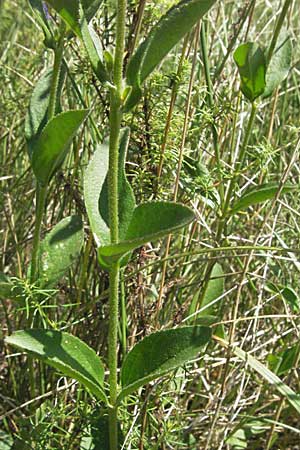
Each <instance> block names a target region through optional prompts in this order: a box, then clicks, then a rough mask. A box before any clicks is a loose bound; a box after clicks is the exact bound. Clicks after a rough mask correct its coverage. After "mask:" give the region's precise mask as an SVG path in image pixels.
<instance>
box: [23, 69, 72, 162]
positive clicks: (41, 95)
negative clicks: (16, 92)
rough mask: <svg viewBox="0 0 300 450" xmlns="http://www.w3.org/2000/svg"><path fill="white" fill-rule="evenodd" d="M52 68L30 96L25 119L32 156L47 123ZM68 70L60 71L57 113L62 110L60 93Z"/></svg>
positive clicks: (26, 135) (42, 77) (29, 151)
mask: <svg viewBox="0 0 300 450" xmlns="http://www.w3.org/2000/svg"><path fill="white" fill-rule="evenodd" d="M52 75H53V71H52V69H49V70H47V71H46V72H45V73H44V74H43V75H42V76H41V78H40V79H39V81H38V82H37V84H36V85H35V88H34V90H33V92H32V95H31V98H30V104H29V108H28V111H27V115H26V119H25V137H26V140H27V145H28V153H29V157H30V158H31V156H32V152H33V143H34V141H35V140H36V139H37V137H38V136H39V135H40V134H41V132H42V130H43V128H44V127H45V125H46V123H47V114H48V106H49V99H50V90H51V84H52ZM65 75H66V70H65V69H64V68H63V70H61V71H60V76H59V85H58V89H57V92H58V94H57V97H58V98H57V102H56V104H57V109H56V112H55V113H56V114H57V113H58V112H60V111H61V105H60V93H61V91H62V88H63V84H64V81H65Z"/></svg>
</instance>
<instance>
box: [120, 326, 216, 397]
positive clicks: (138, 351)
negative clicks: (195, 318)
mask: <svg viewBox="0 0 300 450" xmlns="http://www.w3.org/2000/svg"><path fill="white" fill-rule="evenodd" d="M210 337H211V329H210V328H208V327H201V326H195V327H193V326H191V327H181V328H176V329H172V330H163V331H158V332H157V333H153V334H150V335H149V336H147V337H145V338H144V339H143V340H142V341H141V342H139V343H138V344H137V345H136V346H135V347H133V349H132V350H131V351H130V352H129V353H128V354H127V355H126V357H125V359H124V362H123V366H122V370H121V381H122V388H123V389H122V391H121V393H120V395H119V399H118V400H119V401H120V400H122V399H123V398H124V397H126V396H127V395H128V394H130V393H131V392H133V391H135V390H136V389H138V388H139V387H141V386H143V385H144V384H146V383H149V382H150V381H151V380H154V379H156V378H159V377H161V376H163V375H165V374H167V373H169V372H171V371H172V370H174V369H177V368H178V367H180V366H182V365H183V364H185V363H187V362H188V361H191V360H192V359H193V358H195V357H196V356H197V355H198V353H199V351H200V347H202V346H203V345H205V344H207V343H208V341H209V340H210Z"/></svg>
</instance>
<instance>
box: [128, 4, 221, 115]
mask: <svg viewBox="0 0 300 450" xmlns="http://www.w3.org/2000/svg"><path fill="white" fill-rule="evenodd" d="M215 2H216V0H183V1H181V2H179V3H178V4H177V5H175V6H173V7H172V8H171V9H169V11H168V12H167V13H166V14H165V15H164V16H163V17H162V18H161V19H160V20H159V21H158V23H157V24H156V25H155V26H154V27H153V28H152V30H151V31H150V33H149V34H148V36H147V37H146V39H145V40H144V42H143V43H142V44H141V45H140V46H139V47H138V49H137V51H136V52H135V54H134V55H133V57H132V58H131V59H130V61H129V63H128V68H127V73H126V79H127V84H128V85H129V86H132V88H133V89H132V92H131V94H130V95H129V97H128V99H127V101H126V104H125V108H124V109H125V110H126V111H129V110H130V109H131V108H133V106H135V105H136V103H137V102H138V100H139V99H140V97H141V88H140V86H141V84H142V83H143V82H144V81H145V79H146V78H147V77H148V76H149V75H150V74H151V72H152V71H153V70H154V69H155V67H157V65H158V64H159V63H160V62H161V61H162V60H163V59H164V57H165V56H166V55H167V54H168V53H169V51H170V50H172V48H173V47H174V46H175V45H176V44H177V43H178V42H179V41H180V40H181V39H182V38H183V37H184V36H185V34H187V33H189V32H190V31H191V30H192V28H193V26H194V25H195V24H196V23H197V22H198V21H199V20H200V19H201V18H202V17H203V16H204V14H206V13H207V11H208V10H209V9H210V8H211V7H212V5H213V4H214V3H215Z"/></svg>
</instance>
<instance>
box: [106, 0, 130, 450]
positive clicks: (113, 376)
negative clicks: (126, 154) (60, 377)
mask: <svg viewBox="0 0 300 450" xmlns="http://www.w3.org/2000/svg"><path fill="white" fill-rule="evenodd" d="M126 8H127V4H126V0H118V5H117V24H116V47H115V55H114V68H113V83H114V87H113V88H112V89H111V94H110V102H111V103H110V116H109V120H110V136H109V137H110V139H109V169H108V184H109V194H108V205H109V224H110V239H111V242H112V243H116V242H118V240H119V205H118V203H119V187H118V162H119V139H120V128H121V121H122V111H121V106H122V102H121V98H122V89H123V86H122V81H123V61H124V46H125V21H126ZM119 278H120V266H119V264H118V263H116V264H114V265H113V266H112V267H111V269H110V273H109V286H110V288H109V336H108V365H109V389H110V404H111V408H110V410H109V445H110V450H117V449H118V409H117V405H116V400H117V394H118V375H117V368H118V319H119V298H118V297H119V295H118V294H119Z"/></svg>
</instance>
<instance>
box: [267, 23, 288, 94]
mask: <svg viewBox="0 0 300 450" xmlns="http://www.w3.org/2000/svg"><path fill="white" fill-rule="evenodd" d="M292 50H293V48H292V42H291V38H290V35H289V33H288V32H287V31H286V30H285V31H284V32H283V33H281V35H280V37H279V42H278V45H277V48H276V49H275V51H274V53H273V55H272V58H271V61H270V63H269V65H268V69H267V76H266V87H265V90H264V93H263V97H264V98H265V97H269V96H270V95H271V94H272V93H273V92H274V91H275V89H277V87H278V86H279V85H280V84H281V83H282V81H283V80H284V79H285V78H286V77H287V76H288V73H289V70H290V67H291V64H292Z"/></svg>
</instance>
